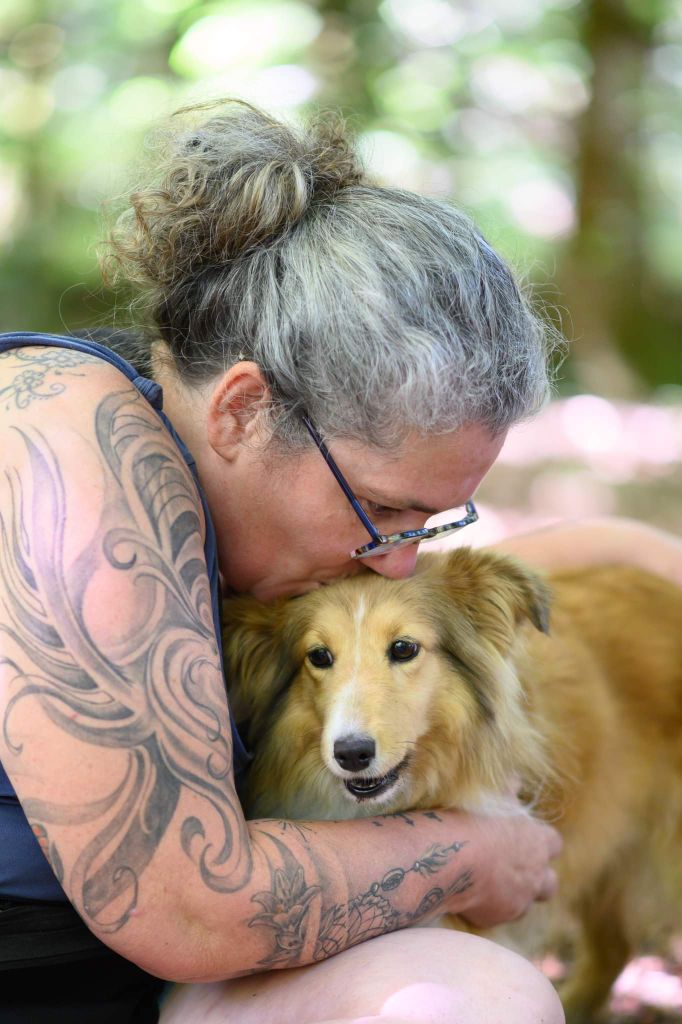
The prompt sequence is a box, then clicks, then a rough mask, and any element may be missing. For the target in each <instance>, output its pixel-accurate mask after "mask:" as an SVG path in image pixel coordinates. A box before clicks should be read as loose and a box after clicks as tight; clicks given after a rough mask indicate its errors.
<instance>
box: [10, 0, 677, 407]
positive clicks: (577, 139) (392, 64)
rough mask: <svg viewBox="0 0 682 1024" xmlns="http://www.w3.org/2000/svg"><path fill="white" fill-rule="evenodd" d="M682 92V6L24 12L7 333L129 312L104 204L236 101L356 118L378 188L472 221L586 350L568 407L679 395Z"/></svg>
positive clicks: (534, 0) (23, 8)
mask: <svg viewBox="0 0 682 1024" xmlns="http://www.w3.org/2000/svg"><path fill="white" fill-rule="evenodd" d="M681 90H682V0H583V2H577V0H514V2H513V3H510V2H508V0H383V2H377V0H215V2H211V3H208V2H203V0H2V4H1V5H0V246H1V247H2V248H1V269H0V329H2V330H16V329H23V330H54V331H64V330H65V329H66V330H75V329H78V328H81V327H84V326H90V325H92V324H101V323H110V322H112V320H113V319H114V318H116V317H118V316H120V315H121V313H120V311H116V310H115V308H114V307H113V303H114V298H113V296H112V295H111V294H109V293H108V292H107V291H106V290H104V289H103V288H102V287H101V284H100V279H99V272H98V269H97V262H96V257H95V243H96V242H97V240H98V239H99V238H100V237H101V236H102V233H103V226H102V223H101V212H100V207H101V204H102V202H103V201H104V200H106V199H108V198H111V197H114V196H115V195H117V194H119V193H120V192H121V191H122V190H123V189H124V188H125V187H126V185H127V183H128V181H129V180H130V173H131V168H132V170H133V174H134V167H135V163H136V161H137V160H138V159H139V157H140V156H142V155H144V150H145V141H144V140H145V134H146V133H147V132H148V131H149V129H150V127H151V126H152V125H153V124H154V122H155V120H157V119H158V118H160V117H163V116H165V115H166V114H168V113H170V112H171V111H172V110H173V109H174V108H175V107H177V106H180V105H182V104H183V103H186V102H188V101H192V100H197V99H206V98H211V97H216V96H219V95H226V94H230V95H238V96H241V97H244V98H246V99H250V100H252V101H254V102H256V103H260V104H262V105H264V106H266V107H267V108H269V109H271V110H273V111H274V112H279V113H282V114H284V115H286V116H290V115H296V114H297V113H299V112H301V113H305V111H306V110H309V109H315V108H318V107H320V106H323V107H324V106H334V107H340V108H342V109H343V110H344V111H345V112H346V114H347V115H348V116H349V117H350V118H351V120H352V123H353V125H354V127H355V129H356V130H357V132H358V134H359V136H360V140H361V145H362V149H363V153H364V154H365V159H366V161H367V163H368V165H369V166H370V167H371V168H372V169H373V171H374V172H375V174H376V175H378V176H379V177H381V178H382V179H383V180H385V181H387V182H389V183H397V184H401V185H404V186H406V187H408V188H414V189H417V190H419V191H422V192H426V193H432V194H438V195H446V196H449V197H451V198H452V199H454V200H455V201H456V202H458V203H461V204H462V205H464V206H465V207H466V208H467V209H468V210H469V211H470V212H471V213H472V215H473V216H474V218H475V219H476V220H477V222H478V223H479V225H480V226H481V228H482V229H483V231H484V233H485V234H486V235H487V236H488V238H489V239H490V240H491V242H492V243H493V244H495V245H496V246H498V247H499V248H500V250H501V251H502V252H503V253H504V254H505V255H506V256H507V258H508V259H510V261H511V262H512V264H514V265H515V266H516V267H517V269H519V270H520V271H521V273H522V274H523V275H524V276H525V277H527V278H529V279H530V280H531V281H533V282H534V284H535V288H536V293H537V295H538V296H539V298H540V299H541V300H542V301H544V302H545V303H546V304H547V306H548V310H549V315H552V316H554V317H556V318H558V319H560V321H561V323H562V326H563V329H564V330H565V332H566V333H567V334H568V336H569V337H571V338H572V339H573V345H572V354H571V357H570V359H569V361H568V363H567V367H566V372H565V385H564V386H565V389H566V390H567V391H568V392H571V391H577V390H584V389H589V390H594V391H598V392H600V393H602V394H607V395H609V394H610V395H615V396H623V397H647V396H649V395H650V394H651V393H652V391H654V392H658V391H659V389H661V388H668V390H669V393H671V394H672V393H673V390H674V386H677V387H678V388H679V387H682V231H681V226H680V225H681V219H682V175H680V167H681V166H682V104H681V103H680V93H681ZM659 393H660V392H659Z"/></svg>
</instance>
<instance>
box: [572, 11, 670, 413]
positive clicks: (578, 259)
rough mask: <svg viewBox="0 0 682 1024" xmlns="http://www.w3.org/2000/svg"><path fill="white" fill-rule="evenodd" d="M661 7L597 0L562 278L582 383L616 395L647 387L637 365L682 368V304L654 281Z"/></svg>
mask: <svg viewBox="0 0 682 1024" xmlns="http://www.w3.org/2000/svg"><path fill="white" fill-rule="evenodd" d="M654 6H656V4H653V5H650V7H649V10H648V11H647V13H646V14H645V15H642V14H639V15H638V14H636V13H634V10H635V9H634V5H632V6H628V5H627V4H626V3H625V2H624V0H590V2H589V4H588V6H587V9H586V16H585V24H584V37H583V41H584V44H585V47H586V49H587V50H588V52H589V54H590V56H591V58H592V61H593V64H594V74H593V80H592V100H591V102H590V104H589V106H588V107H587V109H586V110H585V113H584V115H583V117H582V119H581V122H580V124H579V127H578V140H577V141H578V153H579V156H578V166H577V184H578V217H579V230H578V233H577V235H576V237H575V240H574V242H573V244H572V246H571V247H570V248H569V251H568V253H567V255H566V258H565V261H564V263H563V266H562V268H561V270H560V285H561V287H562V290H563V294H564V295H565V297H566V305H567V307H568V310H569V313H570V320H569V323H568V324H567V331H568V333H569V335H570V336H571V337H572V338H574V339H575V345H574V352H573V368H574V372H575V374H576V377H577V380H578V383H579V385H580V386H581V387H583V388H586V389H588V390H595V391H598V392H600V393H607V394H610V395H612V396H614V397H618V396H621V397H626V396H633V395H634V394H635V393H636V392H637V390H638V387H637V378H636V376H635V375H634V374H633V373H632V369H634V370H635V371H639V372H640V373H641V374H643V375H646V376H648V377H649V382H650V383H661V382H662V381H664V380H666V379H668V380H670V379H678V380H679V379H680V376H681V374H682V367H680V366H679V365H678V364H679V356H680V351H682V346H681V343H680V340H679V339H680V338H682V319H681V318H680V315H679V313H680V311H679V308H677V309H676V308H675V304H674V303H670V302H667V303H666V302H665V301H661V296H660V294H658V292H659V290H660V286H658V287H657V286H656V284H655V282H653V281H649V282H648V283H647V278H648V272H647V265H646V263H647V261H646V254H645V239H644V228H645V216H646V214H645V211H644V209H643V205H644V204H643V197H642V163H643V160H642V157H643V153H644V146H645V141H644V138H643V131H642V128H643V124H642V122H643V115H644V110H643V105H644V103H645V102H646V100H645V96H646V93H645V92H644V91H643V89H642V86H643V83H644V80H645V77H646V66H647V60H648V57H649V52H650V50H651V46H652V37H653V27H654V25H655V20H656V17H655V13H654V12H653V10H652V8H653V7H654ZM652 292H656V295H655V301H654V295H653V294H652ZM678 303H679V300H678ZM675 339H677V340H676V341H675ZM675 344H676V345H677V353H676V354H675V353H674V348H675ZM671 346H672V347H671ZM624 357H626V358H627V362H626V359H625V358H624ZM668 359H670V363H671V365H670V366H668ZM630 367H631V368H632V369H630ZM670 374H674V376H673V377H671V376H670Z"/></svg>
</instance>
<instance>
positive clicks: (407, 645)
mask: <svg viewBox="0 0 682 1024" xmlns="http://www.w3.org/2000/svg"><path fill="white" fill-rule="evenodd" d="M418 654H419V644H418V643H415V641H414V640H394V641H393V643H392V644H391V646H390V647H389V649H388V656H389V658H390V659H391V661H412V659H413V658H416V657H417V655H418Z"/></svg>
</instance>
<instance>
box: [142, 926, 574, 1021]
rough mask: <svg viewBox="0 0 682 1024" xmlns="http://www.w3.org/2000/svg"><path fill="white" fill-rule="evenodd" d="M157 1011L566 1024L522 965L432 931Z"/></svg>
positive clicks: (188, 1015)
mask: <svg viewBox="0 0 682 1024" xmlns="http://www.w3.org/2000/svg"><path fill="white" fill-rule="evenodd" d="M202 988H203V989H204V991H203V992H201V991H199V990H201V989H202ZM193 990H194V991H193ZM165 1010H166V1013H165V1015H164V1016H163V1017H162V1020H163V1021H164V1024H176V1022H177V1024H195V1022H199V1021H201V1022H202V1024H227V1022H228V1021H229V1024H262V1022H263V1021H266V1020H274V1019H276V1020H278V1022H280V1024H319V1022H328V1024H360V1022H362V1024H563V1020H564V1016H563V1012H562V1010H561V1005H560V1003H559V1000H558V998H557V996H556V993H555V992H554V989H553V988H552V986H551V985H550V983H549V982H548V981H547V979H546V978H544V977H543V976H542V975H541V974H540V972H539V971H537V970H536V969H535V968H534V967H533V966H532V964H530V963H529V962H528V961H527V960H524V959H523V958H522V957H520V956H517V955H516V954H515V953H512V952H510V951H509V950H507V949H504V948H503V947H502V946H498V945H496V944H494V943H492V942H490V941H488V940H486V939H481V938H478V937H477V936H474V935H467V934H465V933H462V932H452V931H448V930H445V929H440V928H418V929H409V930H407V931H403V932H394V933H392V934H391V935H384V936H382V937H381V938H379V939H373V940H372V941H371V942H366V943H363V944H362V945H360V946H355V947H353V948H352V949H348V950H346V951H345V952H344V953H340V954H339V955H338V956H336V957H333V958H332V959H330V960H325V961H324V962H322V963H319V964H315V965H314V966H311V967H303V968H297V969H294V970H289V971H281V972H280V971H275V972H271V973H270V974H267V975H260V976H256V977H251V978H243V979H240V980H238V981H236V982H229V983H227V984H226V985H225V986H218V985H212V986H188V987H187V989H186V990H185V992H184V993H182V994H181V995H180V998H179V999H178V1000H177V1001H176V1000H171V1001H170V1004H169V1005H168V1006H166V1007H165Z"/></svg>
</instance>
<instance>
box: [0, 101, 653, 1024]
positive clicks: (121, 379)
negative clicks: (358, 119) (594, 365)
mask: <svg viewBox="0 0 682 1024" xmlns="http://www.w3.org/2000/svg"><path fill="white" fill-rule="evenodd" d="M113 257H114V260H115V261H116V262H117V264H118V268H119V271H120V272H121V273H122V274H123V275H124V276H125V277H127V278H128V279H129V280H131V281H133V282H135V283H137V284H141V285H142V286H143V293H144V294H145V295H146V298H147V300H148V305H149V313H150V318H151V321H152V323H153V325H154V330H155V337H156V338H157V340H156V342H155V344H154V346H153V348H152V349H151V365H152V366H153V378H154V381H151V380H149V379H146V378H144V377H141V376H140V375H139V374H138V372H137V371H136V370H135V369H133V367H132V366H131V365H130V364H129V363H128V362H125V361H124V360H122V359H121V358H120V357H119V356H116V355H114V354H113V353H111V352H110V351H109V350H107V349H106V348H103V347H101V346H99V345H98V344H96V343H92V342H83V341H76V340H74V339H65V338H56V337H52V336H44V335H8V336H4V338H2V339H0V353H1V354H0V399H1V400H2V404H1V405H0V429H1V430H2V438H3V446H2V451H1V453H0V462H1V463H2V474H1V477H0V481H1V482H0V488H1V494H0V528H1V530H2V533H1V537H2V541H1V547H0V602H1V607H2V617H1V618H0V718H1V719H2V722H3V729H2V733H1V734H0V762H1V765H2V771H0V966H1V967H3V968H4V973H3V978H2V985H1V987H0V993H2V994H0V1004H2V1007H3V1008H2V1019H3V1021H25V1020H29V1019H30V1020H31V1021H32V1022H36V1021H41V1020H47V1019H49V1020H51V1021H54V1020H61V1019H63V1020H64V1021H69V1022H73V1021H77V1020H83V1021H85V1020H97V1021H98V1022H100V1024H101V1022H103V1021H108V1020H112V1021H116V1022H119V1024H120V1022H122V1021H128V1020H129V1021H139V1022H141V1021H147V1020H149V1021H153V1020H156V1019H157V1009H156V1006H157V996H158V993H159V990H160V985H159V984H158V983H157V982H156V981H155V980H154V977H150V975H151V976H155V977H157V978H160V979H170V980H174V981H181V982H212V983H213V984H211V985H197V986H193V985H186V986H185V987H183V988H180V989H178V990H176V991H175V992H174V993H173V994H172V995H171V998H170V999H169V1000H168V1002H167V1003H166V1004H165V1006H164V1007H163V1010H162V1016H161V1019H162V1020H163V1021H167V1022H169V1024H170V1022H172V1021H183V1022H191V1021H194V1020H196V1021H199V1020H201V1021H210V1022H213V1021H215V1022H218V1021H226V1020H229V1021H231V1022H232V1021H235V1022H240V1024H241V1022H247V1021H249V1022H250V1021H259V1022H260V1021H270V1020H277V1021H280V1022H287V1021H296V1022H297V1024H301V1022H314V1021H331V1020H339V1021H341V1020H343V1021H347V1020H351V1019H352V1020H358V1019H365V1018H368V1019H376V1020H377V1021H378V1022H379V1024H390V1022H393V1021H395V1022H398V1021H407V1020H410V1021H422V1020H424V1021H425V1020H433V1019H438V1020H443V1021H453V1022H454V1021H457V1022H458V1024H466V1022H469V1021H471V1022H473V1021H481V1020H483V1019H485V1020H489V1021H503V1020H504V1021H505V1022H506V1024H514V1022H519V1024H521V1022H523V1024H528V1022H531V1021H544V1022H552V1024H554V1022H559V1021H561V1020H562V1019H563V1016H562V1013H561V1008H560V1006H559V1005H558V1001H557V1000H556V996H555V995H554V992H553V990H552V989H551V987H550V986H549V984H548V983H547V982H546V981H545V980H544V979H543V978H542V977H541V976H540V975H539V974H538V973H537V972H536V971H535V970H534V969H533V968H532V967H531V966H530V965H529V964H527V963H526V962H525V961H522V960H520V959H519V958H517V957H515V956H513V955H512V954H511V953H509V952H507V951H505V950H503V949H501V948H498V947H496V946H495V945H493V944H492V943H490V942H487V941H484V940H482V939H478V938H476V937H474V936H469V935H465V934H458V933H453V932H446V931H441V930H436V929H433V928H431V929H429V928H426V929H408V930H401V929H405V927H406V926H407V925H409V924H413V923H415V924H416V923H420V922H428V921H429V920H432V919H433V918H434V917H436V916H437V915H438V914H440V913H442V912H444V911H451V912H456V913H460V914H462V916H463V917H465V918H466V919H468V920H469V921H470V922H472V923H473V924H475V925H478V926H489V925H492V924H495V923H497V922H501V921H505V920H509V919H512V918H514V917H516V916H518V915H520V914H522V913H523V912H524V911H525V910H526V909H527V907H528V906H529V905H530V904H531V903H532V902H533V900H535V899H545V898H548V897H549V896H550V895H551V893H552V891H553V888H554V885H555V876H554V871H553V869H552V867H551V860H552V858H553V857H554V856H556V855H557V853H558V852H559V847H560V841H559V839H558V836H557V834H556V833H555V832H554V830H553V829H551V828H549V827H547V826H545V825H541V824H539V823H536V822H533V821H530V820H529V819H527V818H526V817H524V816H523V815H518V816H513V817H510V818H509V819H495V820H492V819H476V818H473V817H470V816H467V815H464V814H460V813H456V812H440V811H439V812H438V813H435V812H429V813H427V814H425V813H419V814H415V815H414V816H411V817H410V818H409V819H407V818H377V819H372V820H367V821H359V822H346V823H341V822H322V823H312V824H305V825H295V824H292V823H287V822H277V821H259V822H246V821H245V820H244V818H243V815H242V812H241V809H240V806H239V802H238V799H237V795H236V789H235V777H238V775H239V773H240V771H241V770H243V768H244V766H245V763H246V760H247V756H246V754H245V752H244V750H243V748H242V746H241V742H240V740H239V737H238V736H237V734H236V733H235V731H234V728H231V726H230V724H229V714H228V707H227V701H226V697H225V692H224V684H223V677H222V670H221V661H220V651H219V643H218V637H219V622H218V606H219V582H220V585H221V586H222V589H223V591H224V592H227V591H242V592H250V593H252V594H255V595H256V596H257V597H260V598H262V599H264V600H273V599H275V598H278V597H282V596H295V595H297V594H301V593H304V592H305V591H307V590H309V589H311V588H313V587H317V586H322V585H324V584H325V583H327V582H328V581H330V580H332V579H334V578H335V577H337V576H340V575H343V574H347V573H350V572H356V571H362V570H364V571H366V570H374V571H376V572H380V573H382V574H384V575H386V576H391V577H401V576H405V575H408V574H409V573H410V572H411V571H412V569H413V567H414V560H415V557H416V547H415V546H414V545H406V546H401V545H396V544H392V545H390V546H389V545H383V544H382V543H381V542H379V543H378V547H377V548H375V549H374V550H373V552H372V553H371V555H370V557H368V558H362V559H361V558H355V557H351V555H350V552H355V551H356V549H358V548H360V547H361V546H363V545H366V544H367V541H368V536H367V533H366V530H365V527H364V526H363V524H362V523H361V522H360V520H359V519H358V518H357V516H356V511H355V510H354V508H353V506H352V505H351V503H350V502H349V501H347V499H346V496H344V494H343V493H342V492H341V491H340V489H339V488H338V486H337V482H336V480H335V479H334V477H333V476H332V474H331V473H329V471H328V469H327V467H326V466H325V465H324V463H323V460H322V457H321V455H320V451H319V450H318V447H317V446H316V445H315V444H314V443H313V441H312V439H311V433H310V430H309V429H307V428H306V425H305V424H306V422H307V423H308V424H309V427H311V428H312V433H313V434H314V435H315V436H316V437H318V438H319V436H320V435H321V436H322V437H324V438H326V439H327V441H328V442H329V444H330V447H332V448H333V453H334V458H335V460H336V461H337V463H338V464H339V465H340V466H341V467H342V469H343V472H344V475H346V476H347V478H348V480H349V482H350V485H351V488H352V490H353V491H354V494H355V496H356V497H357V499H358V500H359V502H360V506H361V508H362V510H363V512H364V513H365V514H366V516H368V517H369V519H370V520H372V521H373V522H375V523H376V525H377V527H378V531H375V534H374V535H373V538H372V541H371V542H370V543H374V544H376V543H377V536H378V535H379V534H381V535H393V534H399V533H403V532H405V531H411V530H416V529H420V528H421V527H423V525H424V522H425V520H426V519H427V518H428V516H429V515H430V514H431V512H432V511H435V510H442V509H444V508H450V509H459V508H460V507H461V506H463V505H464V504H465V503H467V502H468V501H469V500H470V499H471V497H472V495H473V493H474V491H475V490H476V487H477V486H478V484H479V483H480V481H481V479H482V478H483V476H484V475H485V473H486V472H487V470H488V469H489V467H490V465H491V464H492V462H493V461H494V459H495V457H496V455H497V453H498V452H499V450H500V447H501V445H502V442H503V440H504V437H505V434H506V431H507V429H508V427H509V426H510V425H511V424H512V423H514V422H516V421H518V420H519V419H521V418H522V417H525V416H528V415H529V414H531V413H532V412H533V411H535V410H536V409H537V408H538V407H539V406H540V405H541V404H542V402H543V401H544V399H545V396H546V392H547V387H548V385H547V373H546V356H547V349H548V345H547V343H546V339H545V336H544V332H543V330H542V328H541V327H540V325H539V323H538V322H537V321H536V319H535V318H534V317H533V315H532V314H531V312H530V310H529V309H528V307H527V305H526V303H525V301H524V300H523V298H522V296H521V295H520V293H519V291H518V289H517V288H516V286H515V284H514V282H513V280H512V277H511V275H510V273H509V271H508V269H507V268H506V267H505V266H504V264H503V263H502V261H501V260H500V258H499V257H498V256H497V255H496V254H495V253H494V252H493V250H492V249H491V248H490V247H489V246H488V245H487V244H486V243H485V242H484V241H483V239H482V238H481V237H480V235H478V233H477V232H476V231H475V230H474V228H473V227H472V225H471V224H470V223H469V222H468V220H466V219H465V218H464V217H463V216H462V215H461V214H460V213H458V212H457V211H455V210H453V209H452V208H451V207H449V206H448V205H447V204H445V203H442V202H439V201H436V200H431V199H423V198H420V197H418V196H415V195H412V194H410V193H406V192H402V191H399V190H394V189H384V188H380V187H377V186H374V185H372V184H371V183H369V182H368V181H367V180H366V179H365V178H364V176H363V174H362V172H361V171H360V170H359V168H358V166H357V163H356V161H355V157H354V155H353V153H352V151H351V149H350V147H349V145H348V143H347V141H346V139H345V138H344V136H343V133H342V131H341V129H340V128H339V127H338V126H337V125H335V124H332V125H331V126H325V125H324V124H317V125H313V126H311V127H310V129H309V130H307V131H306V132H305V133H301V134H300V135H297V134H295V133H293V132H292V131H290V130H289V129H288V128H286V127H284V126H283V125H281V124H279V123H277V122H276V121H273V120H272V119H270V118H268V117H267V116H266V115H264V114H262V113H260V112H258V111H256V110H254V109H252V108H250V107H247V106H245V105H243V104H237V103H228V104H225V105H221V106H219V107H218V108H217V109H215V110H213V111H210V112H209V113H208V114H207V113H206V112H204V111H201V112H200V117H199V119H198V123H195V124H193V125H192V126H191V127H189V128H188V127H181V128H180V129H179V130H177V129H176V130H174V131H173V132H172V133H171V135H170V141H169V142H168V147H167V151H166V153H165V155H164V156H163V157H162V158H161V163H160V169H159V180H158V183H157V184H156V185H155V186H154V187H151V188H148V189H146V190H143V191H140V192H138V193H137V194H135V195H133V197H132V210H131V213H130V215H129V216H128V217H124V219H123V222H122V224H121V226H120V228H119V230H118V231H117V233H116V235H115V237H114V240H113ZM149 358H150V353H149V352H147V353H145V355H144V359H145V360H146V359H149ZM161 388H162V389H163V395H162V392H161ZM162 400H163V410H164V411H163V412H162V411H161V402H162ZM171 424H172V426H171ZM173 428H174V429H173ZM175 430H176V431H177V432H178V433H177V434H175V432H174V431H175ZM462 518H463V516H462V513H461V512H454V513H453V524H454V525H453V528H454V526H456V525H457V524H459V523H460V522H461V520H462ZM370 534H371V531H370ZM662 543H664V542H663V541H662ZM530 544H531V547H532V541H530ZM537 551H538V552H539V553H540V554H543V553H544V560H545V561H551V552H552V541H551V539H550V540H548V539H547V537H545V538H543V539H541V540H540V542H539V545H538V546H537ZM528 553H530V552H528ZM576 558H578V555H576ZM218 566H219V567H220V581H219V572H218ZM18 801H20V802H21V806H22V807H23V811H22V810H21V809H20V807H19V803H18ZM73 908H75V911H77V914H76V913H75V912H74V910H73ZM81 918H82V921H84V922H85V924H84V925H82V924H81ZM365 940H371V942H369V943H367V942H366V941H365ZM360 943H362V944H360ZM336 954H338V955H336ZM368 968H369V970H368ZM57 1006H59V1007H61V1008H62V1010H63V1012H62V1016H61V1017H59V1016H58V1014H57Z"/></svg>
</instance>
